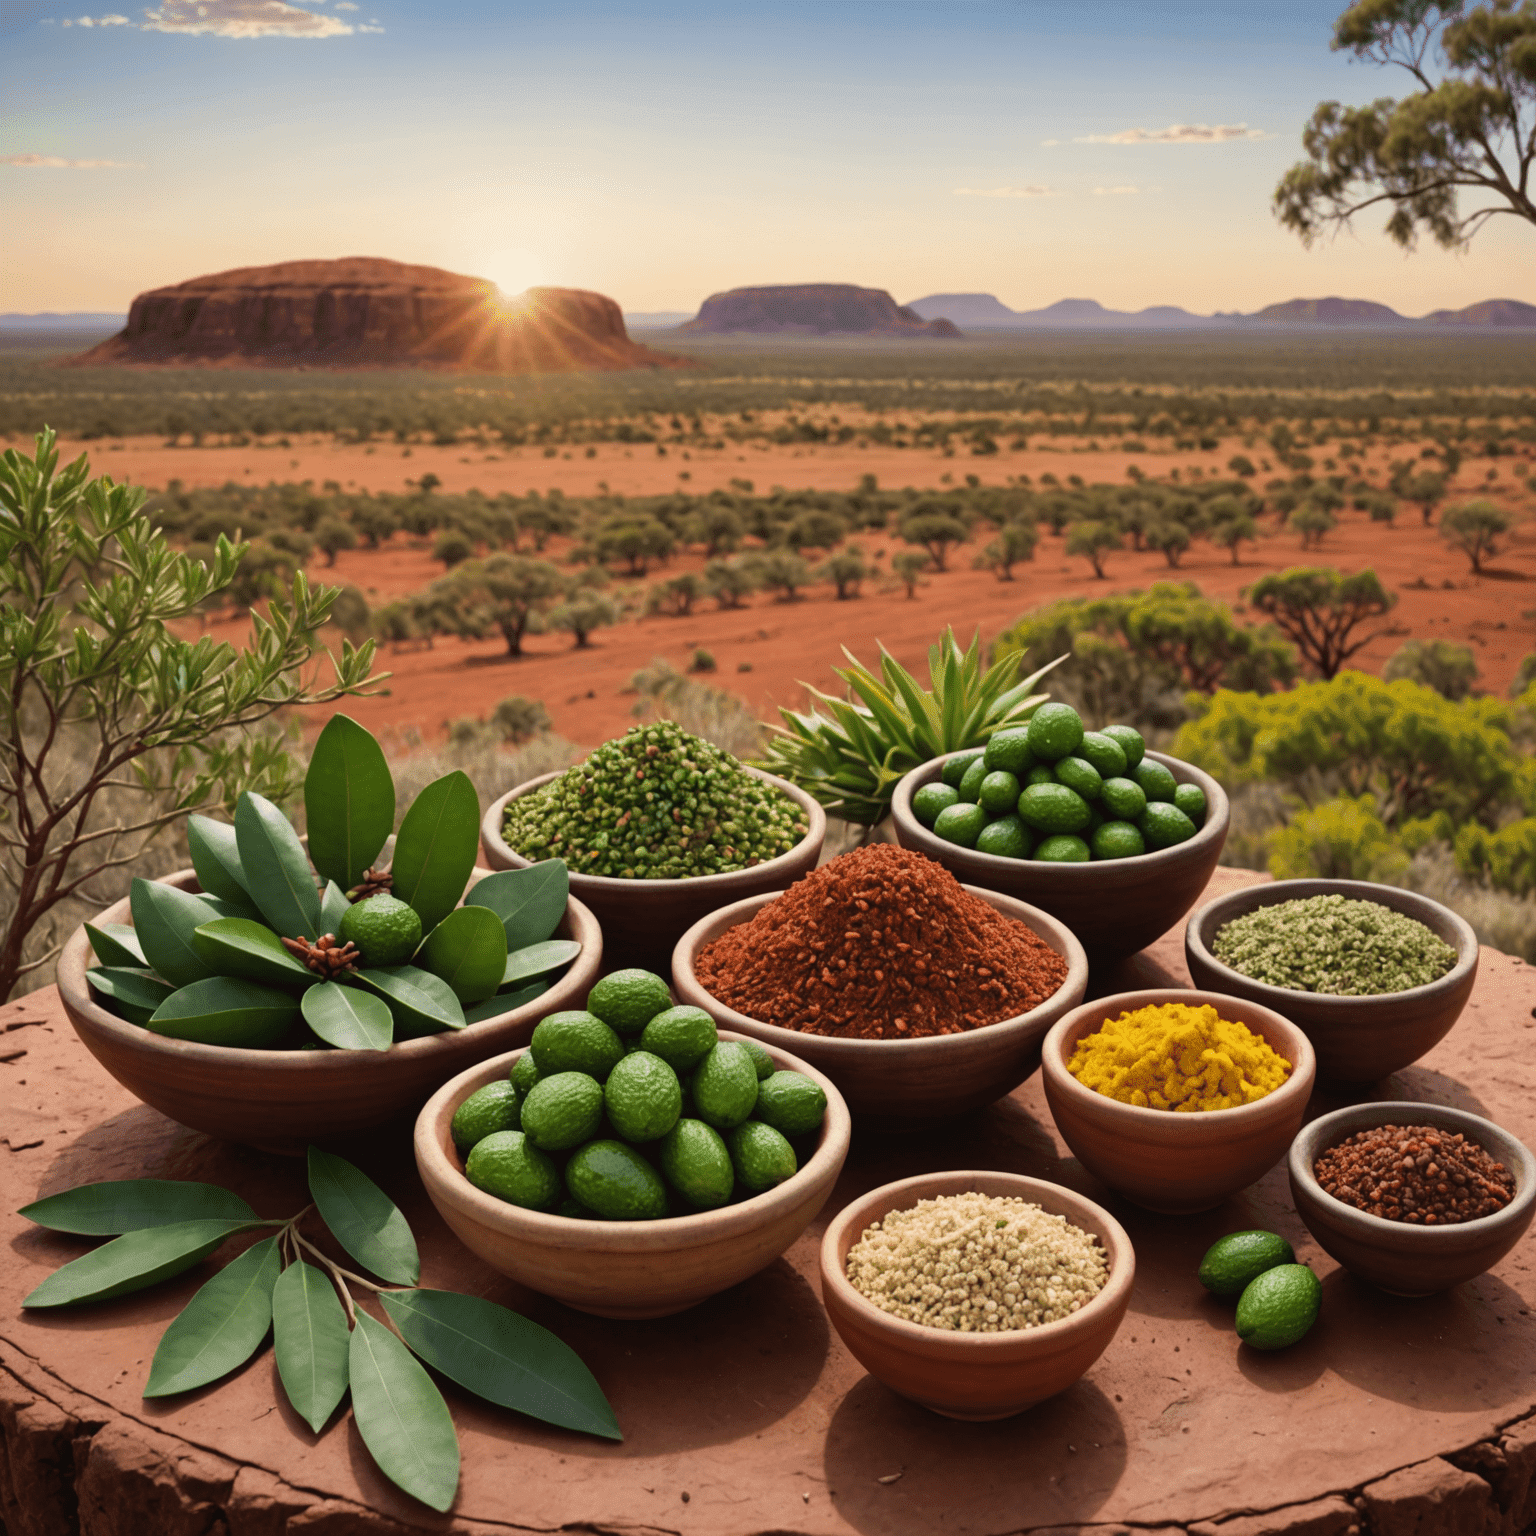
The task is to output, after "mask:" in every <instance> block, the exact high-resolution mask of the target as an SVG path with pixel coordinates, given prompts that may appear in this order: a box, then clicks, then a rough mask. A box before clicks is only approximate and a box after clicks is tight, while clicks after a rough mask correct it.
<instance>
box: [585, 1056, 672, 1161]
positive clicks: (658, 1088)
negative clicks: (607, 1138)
mask: <svg viewBox="0 0 1536 1536" xmlns="http://www.w3.org/2000/svg"><path fill="white" fill-rule="evenodd" d="M603 1107H604V1108H605V1109H606V1110H607V1111H608V1121H609V1124H611V1125H612V1126H613V1129H614V1131H615V1132H616V1133H617V1134H618V1135H619V1136H620V1137H621V1138H622V1139H623V1140H624V1141H655V1140H656V1138H657V1137H658V1136H665V1135H666V1134H667V1132H668V1131H670V1130H671V1129H672V1127H673V1126H674V1125H676V1124H677V1117H678V1116H679V1115H680V1114H681V1113H682V1110H683V1090H682V1089H681V1087H679V1086H678V1081H677V1073H676V1072H674V1071H673V1070H672V1068H671V1067H669V1066H668V1065H667V1064H666V1062H664V1061H663V1060H662V1059H661V1057H660V1056H653V1055H652V1054H651V1053H650V1052H649V1051H635V1052H634V1053H633V1054H632V1055H629V1056H626V1057H625V1058H624V1060H623V1061H621V1062H620V1063H619V1064H618V1066H616V1067H615V1068H614V1069H613V1071H612V1072H610V1073H609V1074H608V1081H607V1082H606V1083H604V1084H603Z"/></svg>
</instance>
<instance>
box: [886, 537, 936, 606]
mask: <svg viewBox="0 0 1536 1536" xmlns="http://www.w3.org/2000/svg"><path fill="white" fill-rule="evenodd" d="M931 558H932V557H931V556H930V555H929V554H928V552H927V551H926V550H921V549H903V550H900V551H898V552H897V553H896V554H894V555H892V556H891V570H892V571H893V572H894V573H895V574H896V575H897V576H898V577H899V578H900V579H901V583H902V585H903V586H904V587H905V588H906V590H907V596H908V597H909V598H912V597H916V596H917V583H918V578H919V577H920V576H921V575H922V574H923V572H924V571H926V570H927V569H928V566H929V564H930V563H931Z"/></svg>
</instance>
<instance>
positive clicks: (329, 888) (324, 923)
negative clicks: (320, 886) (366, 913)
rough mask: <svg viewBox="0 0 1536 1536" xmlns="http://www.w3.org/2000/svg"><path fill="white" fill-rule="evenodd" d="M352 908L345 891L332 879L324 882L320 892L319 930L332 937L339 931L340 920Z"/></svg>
mask: <svg viewBox="0 0 1536 1536" xmlns="http://www.w3.org/2000/svg"><path fill="white" fill-rule="evenodd" d="M351 910H352V903H351V902H350V901H348V900H347V893H346V892H345V891H344V890H342V888H341V887H340V886H339V885H337V884H336V882H335V881H334V880H327V881H326V882H325V889H324V890H323V891H322V892H321V893H320V931H321V932H322V933H328V934H330V935H331V936H332V937H333V938H334V937H335V936H336V935H337V934H338V933H340V932H341V920H342V918H344V917H345V916H346V915H347V913H348V912H350V911H351Z"/></svg>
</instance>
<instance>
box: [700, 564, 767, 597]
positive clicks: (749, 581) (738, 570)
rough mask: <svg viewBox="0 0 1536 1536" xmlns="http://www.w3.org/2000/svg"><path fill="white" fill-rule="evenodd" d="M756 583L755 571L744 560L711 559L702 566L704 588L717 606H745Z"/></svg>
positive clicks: (756, 585)
mask: <svg viewBox="0 0 1536 1536" xmlns="http://www.w3.org/2000/svg"><path fill="white" fill-rule="evenodd" d="M758 585H759V582H758V577H757V572H756V571H755V570H754V569H753V568H752V566H751V565H750V564H749V563H748V562H747V561H745V560H711V561H710V562H709V564H708V565H706V566H705V567H704V590H705V592H707V593H708V594H709V595H710V596H711V597H712V598H714V600H715V604H716V606H717V607H720V608H742V607H745V606H746V599H747V598H748V597H750V596H751V595H752V593H754V592H755V591H757V589H758Z"/></svg>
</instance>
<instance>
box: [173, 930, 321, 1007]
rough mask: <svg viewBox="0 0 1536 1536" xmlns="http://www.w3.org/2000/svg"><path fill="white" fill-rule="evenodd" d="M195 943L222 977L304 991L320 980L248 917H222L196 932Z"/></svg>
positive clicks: (209, 964)
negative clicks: (241, 978) (234, 977)
mask: <svg viewBox="0 0 1536 1536" xmlns="http://www.w3.org/2000/svg"><path fill="white" fill-rule="evenodd" d="M192 943H193V944H194V946H195V947H196V949H197V952H198V954H200V955H201V956H202V957H203V959H204V960H205V961H206V962H207V964H208V966H209V968H210V969H211V970H212V971H213V972H214V973H215V974H216V975H219V976H243V977H244V978H245V979H246V980H247V981H259V982H261V983H262V984H263V985H265V986H269V987H287V988H289V989H290V990H295V989H296V990H300V991H302V990H303V989H304V988H306V987H312V986H314V984H315V983H316V982H317V981H318V980H319V979H320V978H319V977H318V976H316V975H315V973H314V972H313V971H312V970H310V968H309V967H308V966H307V965H305V964H304V962H303V961H302V960H300V959H299V958H298V957H297V956H295V955H291V954H289V952H288V951H287V950H286V949H284V948H283V941H282V940H281V939H280V938H278V936H277V935H276V934H275V933H273V931H272V930H271V929H270V928H268V927H267V926H266V924H265V923H258V922H255V921H254V920H253V919H251V918H248V917H221V918H218V919H217V920H216V921H214V922H211V923H204V924H203V925H202V926H201V927H200V928H197V929H195V930H194V931H193V934H192Z"/></svg>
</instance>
